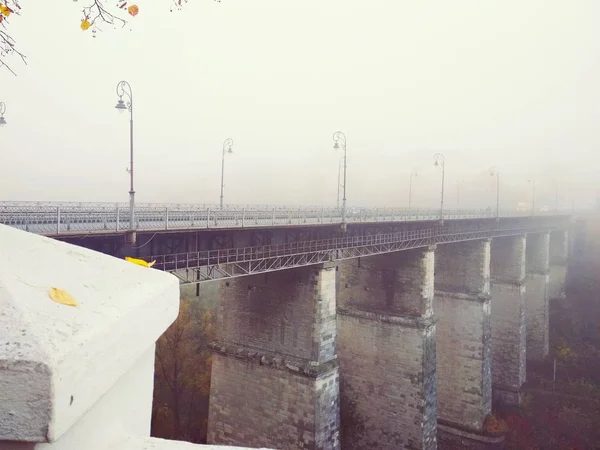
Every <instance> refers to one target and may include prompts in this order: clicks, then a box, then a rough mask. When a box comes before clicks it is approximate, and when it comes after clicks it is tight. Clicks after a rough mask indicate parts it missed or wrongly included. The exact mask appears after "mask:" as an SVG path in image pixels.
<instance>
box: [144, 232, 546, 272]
mask: <svg viewBox="0 0 600 450" xmlns="http://www.w3.org/2000/svg"><path fill="white" fill-rule="evenodd" d="M531 231H539V227H538V228H527V227H514V226H513V227H510V226H505V227H489V226H485V225H473V226H462V227H457V226H449V227H443V228H440V227H434V228H426V229H419V230H412V231H402V232H395V233H382V234H375V235H363V236H352V237H342V238H331V239H320V240H311V241H299V242H289V243H282V244H272V245H263V246H255V247H240V248H228V249H217V250H202V251H197V252H187V253H175V254H169V255H157V256H152V257H151V260H155V261H156V263H155V266H154V267H155V268H157V269H160V270H165V271H169V272H177V271H180V270H190V269H192V270H193V269H196V268H198V267H205V266H218V265H227V264H244V263H249V262H256V261H260V260H270V259H274V258H281V257H294V256H298V255H302V254H315V253H323V252H331V251H335V250H344V251H347V250H349V249H357V248H365V247H373V248H371V249H370V250H369V253H371V254H375V253H384V252H386V251H388V250H390V249H389V248H387V249H386V247H385V246H386V245H389V244H399V243H407V244H413V245H412V247H410V248H414V247H422V246H425V245H432V244H441V243H449V242H459V241H466V240H472V239H482V238H487V237H494V236H496V237H498V236H509V235H515V234H521V233H523V234H524V233H527V232H531ZM377 246H382V248H379V249H378V248H376V247H377ZM397 248H398V247H395V249H397ZM406 248H409V246H407V247H406ZM340 255H342V253H339V255H336V254H333V255H332V258H333V259H343V256H340Z"/></svg>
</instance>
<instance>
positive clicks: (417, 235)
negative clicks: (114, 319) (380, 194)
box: [58, 215, 571, 449]
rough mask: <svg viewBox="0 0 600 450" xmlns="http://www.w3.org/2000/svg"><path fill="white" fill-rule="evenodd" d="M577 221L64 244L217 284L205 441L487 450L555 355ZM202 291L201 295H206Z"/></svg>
mask: <svg viewBox="0 0 600 450" xmlns="http://www.w3.org/2000/svg"><path fill="white" fill-rule="evenodd" d="M570 226H571V222H570V218H569V217H568V216H559V215H555V216H546V217H501V218H499V219H496V218H456V219H446V220H444V221H443V222H440V221H438V220H431V219H429V220H410V221H409V220H405V221H393V220H380V221H367V222H364V221H360V222H358V223H349V224H348V227H347V230H346V232H345V233H342V232H341V231H340V228H339V224H336V223H332V224H328V223H313V224H309V225H301V224H287V225H285V226H275V224H273V225H271V226H269V227H261V226H256V227H251V228H247V227H246V228H240V227H229V228H227V227H224V228H219V229H193V228H191V229H186V230H182V229H178V230H153V231H149V232H143V231H138V236H137V243H136V245H134V246H132V245H130V244H127V243H126V242H125V241H124V239H123V236H122V235H119V234H114V233H107V234H99V235H93V236H90V235H79V236H73V235H69V236H58V238H59V239H62V240H66V241H69V242H71V243H74V244H77V245H81V246H85V247H89V248H92V249H96V250H99V251H101V252H104V253H109V254H112V255H114V256H118V257H122V256H134V257H140V258H152V259H155V260H156V261H157V263H156V267H157V268H160V269H163V270H166V271H169V272H172V273H174V274H175V275H176V276H177V277H178V278H179V279H180V282H181V283H183V284H196V285H197V286H198V289H199V286H200V284H201V283H204V282H209V281H211V280H216V279H221V282H220V284H219V300H220V303H219V311H218V327H217V329H218V333H219V335H218V341H217V342H215V343H214V344H213V345H212V348H213V350H214V356H213V366H212V382H211V383H212V384H211V398H210V413H209V443H214V444H227V445H248V446H257V447H259V446H263V447H271V448H281V449H296V448H304V449H336V448H340V447H341V448H344V449H364V448H379V449H398V448H406V449H421V448H422V449H434V448H437V447H438V444H439V446H440V447H449V446H452V445H457V444H458V445H459V446H460V447H461V448H469V447H473V448H481V447H482V446H483V447H485V446H486V445H487V446H489V445H494V444H498V443H500V442H501V441H502V440H503V436H496V435H493V434H490V433H488V432H487V431H486V430H485V429H484V421H485V419H486V417H487V416H488V415H489V414H490V413H491V409H492V402H496V401H498V402H504V403H508V404H518V403H519V402H520V388H521V386H522V384H523V383H524V381H525V378H526V360H528V359H532V360H539V359H542V358H544V357H545V356H546V355H547V354H548V325H549V322H548V300H549V298H552V297H556V296H558V295H560V293H561V291H562V289H563V285H564V282H565V276H566V261H567V255H568V248H569V239H568V236H569V234H568V230H569V228H570ZM198 292H200V291H199V290H198Z"/></svg>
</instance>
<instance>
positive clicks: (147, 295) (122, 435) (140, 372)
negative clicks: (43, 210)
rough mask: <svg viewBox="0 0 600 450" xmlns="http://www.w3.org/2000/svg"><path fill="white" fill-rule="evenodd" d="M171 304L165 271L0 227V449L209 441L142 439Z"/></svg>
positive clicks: (175, 296) (164, 446)
mask: <svg viewBox="0 0 600 450" xmlns="http://www.w3.org/2000/svg"><path fill="white" fill-rule="evenodd" d="M51 288H58V289H61V290H64V291H66V292H68V293H69V294H70V295H71V296H72V298H73V299H74V300H75V301H76V302H77V305H76V306H68V305H65V304H61V303H58V302H56V301H54V300H53V299H51V297H50V291H51ZM178 310H179V283H178V280H177V279H176V278H175V277H174V276H173V275H170V274H167V273H164V272H160V271H158V270H154V269H148V268H145V267H141V266H137V265H135V264H131V263H130V262H127V261H124V260H119V259H116V258H113V257H111V256H107V255H104V254H101V253H98V252H94V251H91V250H87V249H84V248H80V247H76V246H73V245H70V244H66V243H63V242H59V241H55V240H52V239H49V238H44V237H41V236H37V235H34V234H31V233H27V232H24V231H19V230H16V229H13V228H10V227H6V226H2V225H0V450H8V449H10V450H12V449H16V448H18V449H19V450H34V449H35V450H38V449H39V450H42V449H43V450H46V449H47V450H50V449H51V450H71V449H77V450H96V449H98V450H100V449H103V450H104V449H108V448H114V449H128V450H142V449H156V450H159V449H160V450H170V449H173V450H177V449H181V450H188V449H189V450H192V449H207V448H210V449H212V448H216V447H214V446H201V445H194V444H188V443H182V442H176V441H164V440H162V439H153V438H149V437H148V436H149V435H150V417H151V410H152V391H153V381H154V379H153V374H154V348H155V342H156V340H157V339H158V338H159V336H160V335H161V334H162V333H163V332H164V331H165V330H166V329H167V328H168V327H169V325H170V324H171V323H172V322H173V321H174V320H175V319H176V317H177V314H178ZM221 448H224V447H221Z"/></svg>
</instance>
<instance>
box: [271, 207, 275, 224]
mask: <svg viewBox="0 0 600 450" xmlns="http://www.w3.org/2000/svg"><path fill="white" fill-rule="evenodd" d="M271 225H275V208H273V211H272V212H271Z"/></svg>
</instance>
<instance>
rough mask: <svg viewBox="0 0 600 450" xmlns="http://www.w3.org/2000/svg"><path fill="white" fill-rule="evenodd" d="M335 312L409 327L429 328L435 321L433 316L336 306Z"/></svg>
mask: <svg viewBox="0 0 600 450" xmlns="http://www.w3.org/2000/svg"><path fill="white" fill-rule="evenodd" d="M337 312H338V314H341V315H343V316H350V317H356V318H359V319H367V320H373V321H376V322H383V323H390V324H394V325H402V326H405V327H410V328H429V327H431V326H432V325H435V323H436V319H435V318H434V317H433V316H432V317H414V316H402V315H395V314H389V313H378V312H371V311H363V310H360V309H355V308H338V310H337Z"/></svg>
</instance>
